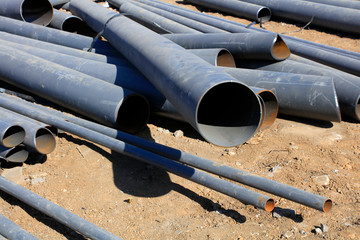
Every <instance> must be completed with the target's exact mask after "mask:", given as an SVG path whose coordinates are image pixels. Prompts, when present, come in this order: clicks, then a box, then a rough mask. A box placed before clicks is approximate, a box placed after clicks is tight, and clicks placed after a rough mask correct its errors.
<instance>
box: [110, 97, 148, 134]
mask: <svg viewBox="0 0 360 240" xmlns="http://www.w3.org/2000/svg"><path fill="white" fill-rule="evenodd" d="M149 116H150V107H149V103H148V101H147V100H146V99H145V98H144V97H142V96H140V95H130V96H128V97H127V98H125V99H124V101H123V103H122V104H121V106H120V109H119V111H118V115H117V120H116V122H117V125H118V127H119V129H121V130H123V131H127V132H137V131H139V130H141V129H143V128H144V127H145V124H146V123H147V121H148V120H149Z"/></svg>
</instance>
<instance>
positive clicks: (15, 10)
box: [0, 0, 53, 26]
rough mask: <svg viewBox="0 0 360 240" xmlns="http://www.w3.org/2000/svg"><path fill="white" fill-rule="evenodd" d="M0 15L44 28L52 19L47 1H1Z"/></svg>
mask: <svg viewBox="0 0 360 240" xmlns="http://www.w3.org/2000/svg"><path fill="white" fill-rule="evenodd" d="M0 15H2V16H6V17H10V18H14V19H19V20H22V21H25V22H29V23H33V24H39V25H44V26H46V25H48V24H49V23H50V22H51V19H52V17H53V7H52V5H51V3H50V2H49V1H48V0H36V1H32V0H1V1H0ZM0 22H1V21H0Z"/></svg>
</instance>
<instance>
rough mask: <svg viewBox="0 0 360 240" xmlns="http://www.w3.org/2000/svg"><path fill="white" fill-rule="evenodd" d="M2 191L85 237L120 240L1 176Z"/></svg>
mask: <svg viewBox="0 0 360 240" xmlns="http://www.w3.org/2000/svg"><path fill="white" fill-rule="evenodd" d="M0 189H1V191H4V192H6V193H7V194H9V195H11V196H13V197H15V198H17V199H19V200H20V201H22V202H24V203H25V204H27V205H29V206H31V207H33V208H35V209H36V210H38V211H40V212H42V213H44V214H45V215H47V216H49V217H51V218H53V219H55V220H56V221H58V222H60V223H62V224H64V225H65V226H67V227H69V228H71V229H73V230H74V231H76V232H79V233H81V234H82V235H83V236H85V237H88V238H91V239H99V240H100V239H101V240H105V239H106V240H111V239H114V240H115V239H117V240H118V239H119V238H118V237H116V236H114V235H113V234H111V233H109V232H107V231H105V230H104V229H102V228H100V227H98V226H96V225H94V224H92V223H90V222H88V221H86V220H85V219H83V218H81V217H79V216H78V215H76V214H74V213H72V212H70V211H68V210H66V209H64V208H62V207H60V206H59V205H57V204H55V203H53V202H50V201H49V200H47V199H45V198H43V197H41V196H39V195H37V194H35V193H33V192H31V191H30V190H27V189H26V188H24V187H22V186H20V185H18V184H15V183H13V182H11V181H10V180H7V179H6V178H4V177H2V176H0Z"/></svg>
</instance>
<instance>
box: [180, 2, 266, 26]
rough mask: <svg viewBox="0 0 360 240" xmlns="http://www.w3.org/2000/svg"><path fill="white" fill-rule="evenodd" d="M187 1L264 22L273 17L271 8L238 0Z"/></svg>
mask: <svg viewBox="0 0 360 240" xmlns="http://www.w3.org/2000/svg"><path fill="white" fill-rule="evenodd" d="M185 2H189V3H192V4H195V5H199V6H202V7H207V8H210V9H212V10H216V11H219V12H224V13H229V14H231V15H234V16H237V17H242V18H246V19H250V20H255V21H257V22H262V23H264V22H267V21H269V20H270V17H271V11H270V9H269V8H267V7H264V6H263V5H262V6H261V5H257V4H252V3H247V2H242V1H237V0H215V1H214V0H185Z"/></svg>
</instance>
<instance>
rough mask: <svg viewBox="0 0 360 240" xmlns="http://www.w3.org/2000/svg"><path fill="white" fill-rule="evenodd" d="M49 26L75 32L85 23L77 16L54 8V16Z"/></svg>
mask: <svg viewBox="0 0 360 240" xmlns="http://www.w3.org/2000/svg"><path fill="white" fill-rule="evenodd" d="M50 26H51V27H53V28H56V29H59V30H63V31H66V32H72V33H75V32H78V31H80V29H81V28H83V27H84V26H85V24H84V22H83V20H82V19H81V18H79V17H77V16H74V15H71V14H68V13H66V12H64V11H59V10H57V9H54V18H53V19H52V20H51V22H50Z"/></svg>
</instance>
